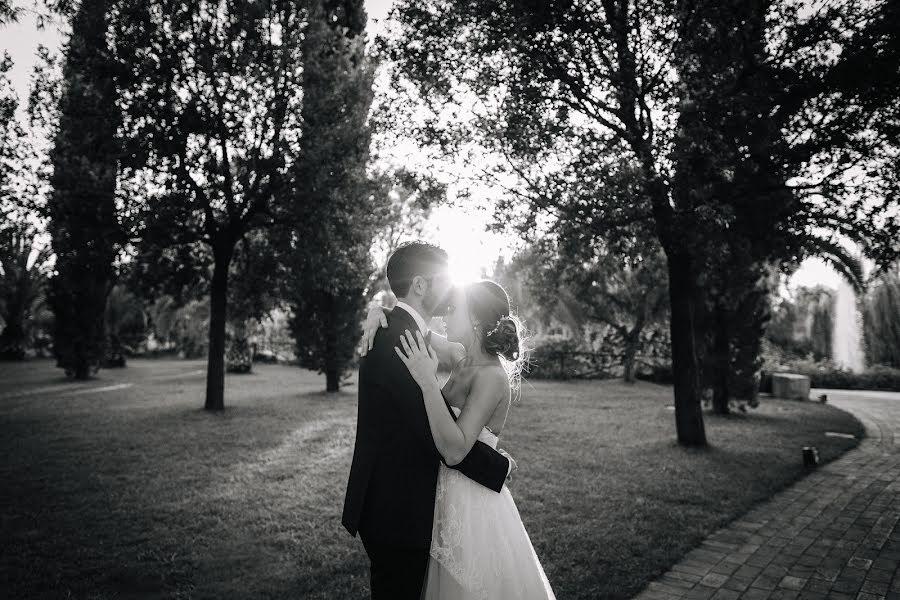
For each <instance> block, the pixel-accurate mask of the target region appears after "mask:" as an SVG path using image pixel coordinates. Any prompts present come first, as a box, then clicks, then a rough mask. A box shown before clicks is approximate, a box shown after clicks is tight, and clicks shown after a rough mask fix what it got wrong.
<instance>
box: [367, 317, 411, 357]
mask: <svg viewBox="0 0 900 600" xmlns="http://www.w3.org/2000/svg"><path fill="white" fill-rule="evenodd" d="M384 312H385V314H386V315H387V322H388V325H387V327H380V328H379V329H378V331H376V332H375V339H374V340H373V341H372V350H373V351H374V352H375V353H376V354H378V355H384V354H385V351H388V352H391V353H393V347H394V346H395V345H396V344H397V342H398V341H399V340H400V336H401V335H402V334H403V330H404V329H405V328H406V325H405V324H404V323H403V320H402V319H398V318H396V317H395V316H393V315H392V314H391V311H390V310H388V309H385V311H384Z"/></svg>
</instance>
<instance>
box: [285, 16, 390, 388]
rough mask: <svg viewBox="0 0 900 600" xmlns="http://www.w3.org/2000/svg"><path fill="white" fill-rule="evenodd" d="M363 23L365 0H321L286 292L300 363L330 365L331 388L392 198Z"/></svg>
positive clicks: (350, 340) (309, 41)
mask: <svg viewBox="0 0 900 600" xmlns="http://www.w3.org/2000/svg"><path fill="white" fill-rule="evenodd" d="M365 25H366V13H365V10H364V8H363V2H362V1H361V0H352V1H347V2H337V1H332V0H326V1H318V2H314V3H313V4H312V6H311V8H310V16H309V24H308V27H307V32H306V36H305V39H304V42H303V64H304V71H303V112H302V116H303V135H302V137H301V139H300V152H299V155H298V158H297V161H296V163H295V165H294V166H293V170H292V181H293V187H292V188H291V191H290V193H291V195H292V201H291V202H290V210H291V211H292V215H291V216H292V221H291V230H290V231H289V235H287V236H286V238H287V239H286V245H285V248H286V250H287V252H286V254H287V256H288V259H287V261H286V264H288V265H290V267H289V268H288V277H287V283H288V285H287V289H286V296H287V298H288V299H289V302H290V304H291V308H292V309H293V318H292V319H291V322H290V327H291V331H292V333H293V335H294V339H295V340H296V343H297V356H298V359H299V361H300V364H301V366H305V367H308V368H313V369H316V370H318V371H319V372H324V373H325V377H326V390H327V391H329V392H337V391H338V390H339V389H340V381H341V378H342V376H343V375H344V373H345V372H346V370H347V367H348V365H349V363H350V361H351V360H352V358H353V353H354V350H355V347H356V342H357V339H358V338H359V330H360V322H361V320H362V311H363V309H364V307H365V301H366V297H365V293H366V291H367V289H366V288H367V285H368V282H369V276H370V274H371V273H372V271H373V269H372V265H371V258H370V250H371V247H372V242H373V238H374V235H375V227H376V226H377V224H378V219H377V216H378V215H379V214H380V213H382V212H383V209H382V208H381V206H383V203H384V202H386V200H387V198H386V197H383V196H381V195H378V194H376V193H375V192H376V191H377V188H376V187H375V186H374V185H373V183H372V182H371V181H370V179H369V177H368V175H367V173H366V165H367V163H368V159H369V143H370V136H371V132H370V129H369V126H368V123H367V119H368V114H369V108H370V106H371V103H372V78H373V69H372V65H371V64H370V61H369V59H368V57H367V56H366V46H365ZM286 202H287V201H286ZM286 205H287V204H286Z"/></svg>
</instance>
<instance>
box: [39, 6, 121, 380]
mask: <svg viewBox="0 0 900 600" xmlns="http://www.w3.org/2000/svg"><path fill="white" fill-rule="evenodd" d="M109 8H110V2H108V0H84V1H83V2H81V4H80V6H79V8H78V11H77V12H76V14H75V16H74V18H73V20H72V35H71V38H70V40H69V44H68V49H67V55H66V62H65V66H64V68H63V80H64V83H63V91H62V95H61V98H60V106H59V109H60V110H59V126H58V130H57V133H56V140H55V146H54V148H53V150H52V151H51V156H50V158H51V162H52V164H53V175H52V176H51V180H50V182H51V185H52V188H53V191H52V193H51V194H50V198H49V200H48V203H47V216H48V217H49V218H50V222H49V225H48V229H49V232H50V235H51V238H52V246H53V251H54V253H55V254H56V272H55V274H54V276H53V277H52V278H51V280H50V290H49V302H50V306H51V308H52V309H53V312H54V314H55V326H54V332H53V346H54V353H55V355H56V359H57V366H59V367H62V368H63V369H65V370H66V373H67V374H68V375H74V377H75V378H76V379H86V378H88V377H89V376H90V375H91V374H92V372H95V371H96V369H97V368H99V365H100V363H101V361H102V359H103V355H104V352H105V331H104V309H105V306H106V298H107V296H108V295H109V292H110V290H111V289H112V286H113V284H114V283H115V278H116V269H115V266H114V260H115V257H116V254H117V251H118V247H119V244H120V242H121V237H122V233H121V228H120V226H119V223H118V220H117V217H116V205H115V190H116V171H117V166H118V159H119V155H120V142H119V139H118V138H117V129H118V126H119V123H120V122H121V115H120V113H119V110H118V107H117V104H116V98H117V89H116V81H115V69H114V64H115V63H114V61H113V56H112V52H111V51H110V48H109V47H108V45H107V38H106V35H107V29H108V25H109V22H108V17H107V14H108V11H109Z"/></svg>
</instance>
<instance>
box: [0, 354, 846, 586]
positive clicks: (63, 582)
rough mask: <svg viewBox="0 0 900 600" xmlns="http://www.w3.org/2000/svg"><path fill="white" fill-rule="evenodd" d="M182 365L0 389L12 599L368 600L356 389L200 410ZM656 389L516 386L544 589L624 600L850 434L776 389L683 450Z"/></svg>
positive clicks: (255, 383) (198, 392) (281, 391)
mask: <svg viewBox="0 0 900 600" xmlns="http://www.w3.org/2000/svg"><path fill="white" fill-rule="evenodd" d="M135 362H137V361H135ZM30 368H33V367H30ZM187 368H190V364H185V363H182V362H179V361H155V362H152V363H151V362H150V361H147V362H146V363H139V362H138V364H136V365H135V372H130V371H129V369H126V370H125V371H121V372H117V373H116V374H115V376H121V377H123V378H126V379H131V378H135V377H144V379H133V380H134V381H135V385H134V386H133V387H131V388H128V389H124V390H113V391H109V392H105V393H103V394H100V395H98V396H97V397H94V396H92V395H84V396H80V397H78V400H77V401H71V400H70V399H67V398H65V397H64V396H62V395H54V394H50V395H48V396H47V397H37V398H35V399H34V403H33V404H30V403H23V402H15V403H13V402H10V403H3V402H0V425H2V426H3V428H4V430H3V431H4V435H3V436H2V438H0V452H3V454H4V455H5V456H6V457H7V460H6V461H4V462H3V463H0V469H2V471H0V472H2V477H3V479H2V481H3V483H4V485H3V486H0V487H2V489H0V500H2V506H3V509H2V522H3V524H4V536H5V538H6V541H7V543H6V544H4V546H3V549H2V550H0V553H2V554H0V568H3V570H4V572H6V573H10V574H11V575H10V578H9V582H8V585H7V587H8V590H7V593H8V594H9V595H10V596H11V597H41V598H54V597H66V595H67V594H71V595H74V596H76V597H102V596H113V595H115V596H117V597H125V598H137V597H142V598H147V597H160V598H162V597H166V598H171V597H185V598H186V597H191V598H244V597H266V598H298V597H302V598H342V599H345V598H346V599H351V600H352V599H362V598H366V597H367V596H368V569H367V560H366V557H365V553H364V552H363V549H362V546H361V543H360V542H359V540H358V539H354V538H351V537H350V536H349V535H348V534H347V532H346V531H345V530H344V529H343V528H342V526H341V524H340V513H341V508H342V506H343V495H344V490H345V486H346V482H347V474H348V471H349V465H350V457H351V453H352V447H353V434H354V430H355V418H356V402H355V399H356V390H355V389H353V388H348V387H345V389H344V390H342V391H341V392H339V393H337V394H328V393H325V392H324V391H322V390H323V388H324V378H323V377H319V376H316V375H313V374H311V373H309V372H306V371H302V370H300V369H297V368H294V367H283V366H278V365H260V367H259V369H258V373H256V374H255V375H254V376H252V377H244V376H241V377H231V376H229V377H228V378H227V379H226V408H225V410H224V411H222V412H208V411H205V410H203V408H202V400H203V390H204V385H205V382H204V381H203V380H202V378H195V379H193V380H184V381H172V380H166V381H157V380H154V379H153V374H154V373H155V372H156V371H157V370H159V371H160V372H172V373H178V372H180V371H183V370H185V369H187ZM27 375H28V378H29V381H30V382H32V383H33V382H35V381H38V380H39V379H40V377H39V375H40V373H39V372H29V373H28V374H27ZM46 375H47V376H48V377H49V378H52V377H53V376H54V372H53V370H52V366H48V368H47V369H46ZM109 377H110V378H112V377H114V375H111V374H110V375H109ZM104 381H107V379H104ZM108 381H112V379H109V380H108ZM44 382H46V380H44ZM671 400H672V398H671V389H670V388H667V387H664V386H657V385H653V384H637V385H634V386H624V385H622V384H617V383H615V382H577V383H551V382H529V384H528V386H523V390H522V398H521V400H520V401H519V402H517V403H516V404H515V405H513V408H512V410H511V412H510V417H509V422H508V423H507V425H506V427H505V428H504V432H503V435H502V437H501V442H500V446H501V447H502V448H504V449H506V450H508V451H509V452H510V453H511V454H512V455H513V456H514V457H515V458H516V460H517V462H518V464H519V467H520V468H519V471H518V472H517V473H516V475H515V476H514V478H513V481H512V483H511V484H510V489H511V491H512V493H513V496H514V497H515V499H516V503H517V505H518V506H519V509H520V512H521V514H522V518H523V521H524V522H525V525H526V527H527V528H528V531H529V535H530V536H531V539H532V541H533V542H534V545H535V548H536V551H537V553H538V555H539V557H540V558H541V561H542V563H543V565H544V567H545V570H546V572H547V575H548V577H549V579H550V581H551V583H552V585H553V587H554V590H555V592H556V594H557V596H558V597H559V598H597V597H603V598H628V597H630V596H631V595H633V594H634V593H636V592H637V591H639V590H640V589H641V588H642V587H643V586H644V585H645V584H646V583H647V581H649V580H651V579H653V578H654V577H656V576H658V575H659V574H660V573H662V572H663V571H665V570H666V569H667V568H668V567H669V566H670V565H671V564H673V563H674V562H676V561H677V560H678V559H679V558H680V557H681V556H682V555H683V554H684V553H686V552H687V551H689V550H690V549H691V548H692V547H693V546H694V545H695V544H696V543H698V542H699V541H700V540H702V539H703V538H704V537H705V535H707V534H708V533H710V532H711V531H713V530H714V529H715V528H717V527H719V526H721V525H723V524H724V523H727V522H728V521H729V520H731V519H732V518H734V517H737V516H738V515H740V514H742V513H743V512H745V511H746V510H747V509H748V508H749V507H750V506H752V505H753V504H754V503H756V502H759V501H761V500H764V499H766V498H768V497H769V496H771V494H772V493H774V492H775V491H777V490H779V489H782V488H783V487H785V486H786V485H788V484H789V483H790V482H792V481H794V480H796V479H797V478H798V477H800V476H802V474H803V472H804V471H803V469H802V465H801V463H800V452H799V449H798V448H799V446H801V445H803V444H812V445H816V446H817V447H818V448H819V452H820V456H821V457H822V458H823V460H824V461H827V460H830V459H831V458H833V457H836V456H838V455H839V454H840V453H842V452H844V451H845V450H846V449H848V448H850V447H853V446H854V445H855V443H856V442H855V440H846V439H842V438H826V437H825V436H824V432H825V431H829V430H831V431H835V430H836V431H848V432H851V433H860V432H861V430H862V429H861V426H860V425H859V424H858V422H856V421H855V420H854V419H852V418H851V417H849V415H847V414H846V413H842V412H840V411H838V410H836V409H834V408H832V407H828V406H821V405H816V404H812V403H810V404H808V405H807V404H799V403H798V404H796V405H791V407H790V410H781V408H784V406H786V405H779V404H777V403H776V402H774V401H772V402H766V403H764V404H763V405H762V406H761V407H760V408H759V409H758V410H757V411H754V412H753V413H751V414H748V415H740V416H735V417H729V418H718V417H714V416H711V415H706V417H707V421H706V423H707V433H708V437H709V439H710V442H711V447H710V448H708V449H684V448H681V447H680V446H678V445H677V444H676V443H675V440H674V416H673V414H672V412H671V411H667V410H666V409H665V406H666V405H668V404H671ZM13 407H14V409H13ZM112 408H115V410H112Z"/></svg>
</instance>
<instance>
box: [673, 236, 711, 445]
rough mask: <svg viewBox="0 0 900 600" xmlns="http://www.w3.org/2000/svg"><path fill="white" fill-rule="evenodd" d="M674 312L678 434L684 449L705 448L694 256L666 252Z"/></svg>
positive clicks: (676, 428) (676, 420)
mask: <svg viewBox="0 0 900 600" xmlns="http://www.w3.org/2000/svg"><path fill="white" fill-rule="evenodd" d="M666 257H667V261H666V263H667V266H668V271H669V302H670V304H671V309H672V317H671V319H670V332H671V336H672V373H673V376H674V382H675V386H674V387H675V390H674V392H675V430H676V432H677V435H678V443H679V444H681V445H682V446H705V445H706V430H705V429H704V427H703V412H702V409H701V406H700V370H699V366H700V365H699V361H698V358H697V340H696V338H695V329H694V284H693V277H694V273H693V269H692V264H691V259H690V256H689V255H687V254H686V253H684V252H678V251H671V252H670V251H666Z"/></svg>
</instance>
